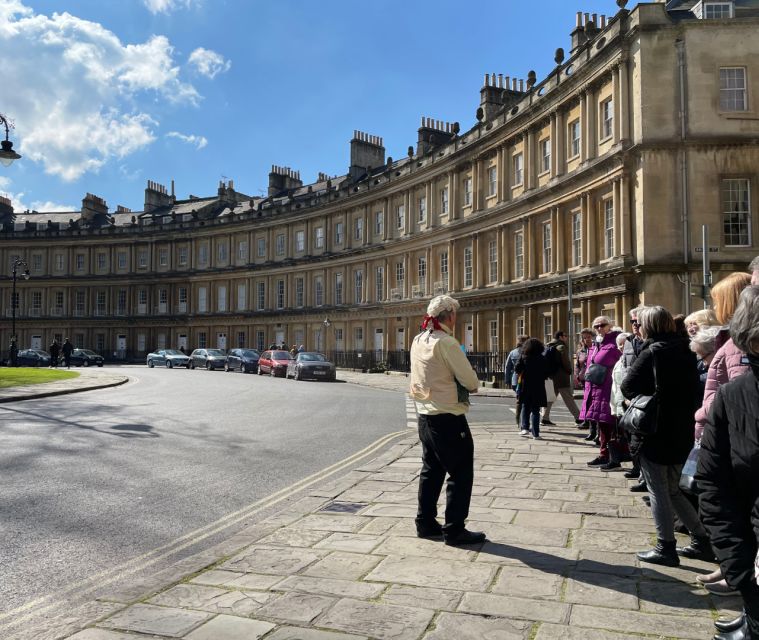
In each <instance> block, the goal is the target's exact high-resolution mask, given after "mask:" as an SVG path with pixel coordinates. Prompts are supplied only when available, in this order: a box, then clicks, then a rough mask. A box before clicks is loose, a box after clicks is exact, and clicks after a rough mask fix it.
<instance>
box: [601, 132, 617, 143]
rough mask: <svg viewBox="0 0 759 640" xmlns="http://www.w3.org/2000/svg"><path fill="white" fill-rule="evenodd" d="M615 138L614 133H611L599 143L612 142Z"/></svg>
mask: <svg viewBox="0 0 759 640" xmlns="http://www.w3.org/2000/svg"><path fill="white" fill-rule="evenodd" d="M613 139H614V134H609V135H608V136H604V137H603V138H601V139H600V140H599V141H598V144H606V143H607V142H611V141H612V140H613Z"/></svg>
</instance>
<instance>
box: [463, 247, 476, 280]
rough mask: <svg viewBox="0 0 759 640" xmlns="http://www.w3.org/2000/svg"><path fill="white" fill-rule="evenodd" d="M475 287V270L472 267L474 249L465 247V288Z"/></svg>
mask: <svg viewBox="0 0 759 640" xmlns="http://www.w3.org/2000/svg"><path fill="white" fill-rule="evenodd" d="M472 286H474V270H473V267H472V247H464V287H472Z"/></svg>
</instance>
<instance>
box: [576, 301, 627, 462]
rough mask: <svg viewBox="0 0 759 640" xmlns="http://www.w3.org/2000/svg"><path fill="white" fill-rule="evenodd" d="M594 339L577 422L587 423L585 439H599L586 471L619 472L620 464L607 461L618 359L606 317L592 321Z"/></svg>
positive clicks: (586, 366) (618, 355)
mask: <svg viewBox="0 0 759 640" xmlns="http://www.w3.org/2000/svg"><path fill="white" fill-rule="evenodd" d="M593 329H594V331H595V332H596V338H595V341H594V342H593V346H592V347H590V349H589V351H588V359H587V362H586V365H585V372H584V378H585V390H584V392H583V400H582V408H581V409H580V420H588V421H589V422H590V433H589V434H588V436H587V437H586V438H585V440H586V441H587V442H594V441H595V440H596V437H598V442H599V444H600V450H599V452H598V456H596V457H595V458H594V459H593V460H591V461H590V462H588V466H589V467H599V468H601V469H602V470H604V471H614V470H617V469H619V468H620V466H621V465H620V464H619V462H614V461H612V460H611V459H610V458H609V441H610V440H611V437H612V432H613V429H614V427H615V426H616V422H615V420H614V417H613V416H612V415H611V405H610V404H609V400H610V399H611V382H612V380H611V372H612V369H613V368H614V365H615V364H617V360H619V358H620V357H621V355H622V354H621V353H620V352H619V349H617V344H616V340H617V333H618V332H615V331H612V330H611V320H610V319H609V318H608V317H607V316H598V317H597V318H596V319H595V320H593Z"/></svg>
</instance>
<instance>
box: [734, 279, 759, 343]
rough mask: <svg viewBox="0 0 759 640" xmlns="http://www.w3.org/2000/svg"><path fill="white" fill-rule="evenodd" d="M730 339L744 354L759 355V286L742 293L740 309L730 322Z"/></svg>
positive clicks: (748, 288) (750, 287)
mask: <svg viewBox="0 0 759 640" xmlns="http://www.w3.org/2000/svg"><path fill="white" fill-rule="evenodd" d="M730 337H731V338H732V339H733V342H734V343H735V346H736V347H738V348H739V349H740V350H741V351H743V352H744V353H755V354H757V355H759V286H757V285H754V286H749V287H746V288H745V289H744V290H743V291H741V295H740V298H739V299H738V308H737V309H736V310H735V314H734V315H733V319H732V320H730Z"/></svg>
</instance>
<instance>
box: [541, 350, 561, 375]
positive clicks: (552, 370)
mask: <svg viewBox="0 0 759 640" xmlns="http://www.w3.org/2000/svg"><path fill="white" fill-rule="evenodd" d="M543 357H544V358H545V359H546V369H547V371H548V376H549V377H551V376H554V375H555V374H556V373H558V371H559V369H560V368H561V354H560V353H559V350H558V349H557V348H556V345H555V344H549V345H548V346H547V347H546V350H545V351H544V352H543Z"/></svg>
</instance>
